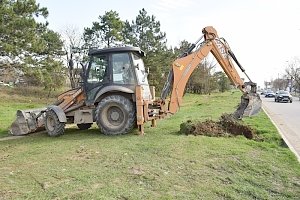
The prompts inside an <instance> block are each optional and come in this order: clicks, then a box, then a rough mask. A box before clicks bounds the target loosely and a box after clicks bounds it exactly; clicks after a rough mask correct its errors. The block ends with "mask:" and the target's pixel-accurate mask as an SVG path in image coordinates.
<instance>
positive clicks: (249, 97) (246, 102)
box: [233, 93, 262, 119]
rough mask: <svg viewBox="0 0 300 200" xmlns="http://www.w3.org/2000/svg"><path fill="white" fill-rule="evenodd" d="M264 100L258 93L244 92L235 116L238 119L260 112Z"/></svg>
mask: <svg viewBox="0 0 300 200" xmlns="http://www.w3.org/2000/svg"><path fill="white" fill-rule="evenodd" d="M261 104H262V101H261V99H260V97H259V95H258V94H257V93H249V94H244V95H243V96H242V97H241V103H240V105H239V107H238V108H237V110H236V111H235V112H234V113H233V116H234V117H235V118H237V119H241V118H243V117H250V116H253V115H256V114H258V113H259V111H260V109H261Z"/></svg>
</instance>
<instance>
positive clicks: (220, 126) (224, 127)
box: [180, 114, 257, 139]
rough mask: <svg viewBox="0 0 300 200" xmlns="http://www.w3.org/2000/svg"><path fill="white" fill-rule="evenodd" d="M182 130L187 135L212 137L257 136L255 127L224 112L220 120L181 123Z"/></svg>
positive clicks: (254, 137) (250, 137)
mask: <svg viewBox="0 0 300 200" xmlns="http://www.w3.org/2000/svg"><path fill="white" fill-rule="evenodd" d="M180 132H181V133H182V134H186V135H205V136H212V137H224V136H225V137H230V136H237V135H244V136H245V137H246V138H248V139H256V138H257V137H256V134H255V131H254V130H253V129H251V128H250V127H249V126H246V125H244V124H242V123H241V122H240V121H239V120H236V119H235V118H234V117H233V116H232V115H230V114H223V115H222V116H221V117H220V119H219V121H213V120H206V121H204V122H192V121H191V120H188V121H187V122H185V123H182V124H181V125H180Z"/></svg>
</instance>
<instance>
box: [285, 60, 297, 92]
mask: <svg viewBox="0 0 300 200" xmlns="http://www.w3.org/2000/svg"><path fill="white" fill-rule="evenodd" d="M288 63H289V65H288V67H287V68H286V69H285V72H286V74H287V77H288V78H289V79H290V81H291V86H293V87H294V88H295V89H296V91H299V90H300V60H299V58H294V59H293V60H292V61H289V62H288ZM292 84H293V85H292Z"/></svg>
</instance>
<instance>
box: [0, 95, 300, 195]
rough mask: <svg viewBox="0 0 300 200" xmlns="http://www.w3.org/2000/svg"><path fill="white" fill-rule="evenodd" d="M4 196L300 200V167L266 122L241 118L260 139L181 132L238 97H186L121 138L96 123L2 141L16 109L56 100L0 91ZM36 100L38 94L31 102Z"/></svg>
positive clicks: (229, 106)
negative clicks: (60, 133)
mask: <svg viewBox="0 0 300 200" xmlns="http://www.w3.org/2000/svg"><path fill="white" fill-rule="evenodd" d="M1 94H2V96H1V99H0V109H1V110H0V119H1V122H0V128H1V132H0V133H1V136H2V140H1V141H0V160H1V162H0V170H1V175H0V197H1V198H2V199H298V198H299V196H300V168H299V163H298V161H297V159H296V157H295V156H294V155H293V153H292V152H291V151H290V150H289V149H288V148H287V147H286V146H285V145H284V143H283V142H282V139H281V137H280V136H279V134H278V132H277V131H276V128H275V127H274V126H273V124H272V123H271V122H270V120H269V119H268V117H267V116H266V115H265V114H264V113H263V112H260V114H259V115H258V116H255V117H252V118H247V119H246V118H245V119H243V124H245V125H249V126H250V127H251V128H253V129H254V130H255V131H256V134H257V135H258V136H260V137H261V138H263V140H261V141H255V140H249V139H246V138H245V137H243V136H237V137H208V136H201V135H198V136H193V135H189V136H187V135H184V134H181V133H179V130H180V124H181V123H183V122H186V121H187V120H192V121H194V120H200V121H205V120H207V119H211V120H218V119H219V117H220V116H221V115H222V114H223V113H230V112H232V111H233V110H234V109H235V106H236V105H237V103H238V101H239V97H240V92H238V91H233V92H225V93H217V94H211V95H196V94H187V95H186V96H185V97H184V106H183V107H182V108H181V109H180V111H179V112H178V113H177V114H176V115H174V116H172V117H170V118H167V119H164V120H161V121H159V122H158V126H157V127H156V128H151V127H150V126H149V125H148V126H147V127H146V129H145V132H146V135H144V136H139V135H137V131H133V132H132V133H130V134H127V135H123V136H115V137H113V136H105V135H103V134H101V133H99V130H98V128H97V127H96V126H95V125H94V126H93V127H92V128H91V129H90V130H85V131H80V130H78V129H77V128H75V127H74V126H69V127H68V129H67V131H66V133H65V135H63V136H61V137H57V138H50V137H48V136H47V134H46V133H45V132H40V133H35V134H31V135H29V136H26V137H21V138H19V139H15V140H3V139H4V138H5V136H7V128H8V127H9V125H10V123H11V122H12V121H13V120H14V115H15V112H16V110H17V109H26V108H33V107H40V106H44V105H47V104H49V103H51V102H53V101H54V98H51V97H50V98H45V96H44V95H45V94H42V93H38V92H37V93H36V94H37V95H34V92H33V93H32V92H31V94H30V96H26V94H28V92H25V93H23V94H22V93H21V92H20V90H18V91H16V90H15V89H5V90H3V89H2V90H1ZM34 96H35V97H34ZM1 198H0V199H1Z"/></svg>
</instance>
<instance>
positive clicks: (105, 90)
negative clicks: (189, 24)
mask: <svg viewBox="0 0 300 200" xmlns="http://www.w3.org/2000/svg"><path fill="white" fill-rule="evenodd" d="M202 33H203V35H202V36H201V37H200V38H199V39H198V40H197V41H196V42H195V43H194V44H192V45H191V47H190V48H189V49H188V50H187V51H186V52H184V53H183V54H182V55H180V56H179V57H178V58H177V59H176V60H174V62H173V63H172V66H171V69H170V71H169V75H168V78H167V80H166V83H165V85H164V87H163V90H162V93H161V97H160V98H155V90H154V87H150V86H149V84H148V80H147V74H148V73H147V70H146V69H145V66H144V63H143V60H142V58H143V57H144V56H145V53H144V52H143V51H142V50H141V49H140V48H138V47H115V48H105V49H98V50H92V51H90V52H89V58H90V60H89V63H88V65H86V66H84V65H83V68H82V71H83V72H82V80H83V82H82V84H81V86H80V87H78V88H75V89H71V90H69V91H66V92H64V93H62V94H61V95H59V96H58V98H57V102H56V103H55V104H54V105H50V106H48V107H46V108H41V109H37V110H19V111H17V119H16V120H15V121H14V122H13V124H12V125H11V128H10V132H11V134H13V135H24V134H28V133H32V132H36V131H38V130H42V129H46V131H47V133H48V135H49V136H59V135H62V134H63V133H64V129H65V125H66V124H69V123H72V124H77V126H78V128H79V129H88V128H90V127H91V126H92V124H93V123H94V122H96V123H97V125H98V127H99V129H100V131H101V132H102V133H104V134H106V135H119V134H126V133H128V132H130V131H131V130H132V129H133V128H135V127H137V128H138V130H139V132H140V133H141V134H144V124H145V123H146V122H148V121H151V125H152V126H156V120H157V119H162V118H164V117H166V116H168V115H172V114H175V113H176V112H177V111H178V109H179V107H180V106H181V104H182V97H183V94H184V90H185V87H186V84H187V81H188V80H189V78H190V76H191V74H192V72H193V71H194V70H195V68H196V67H197V66H198V65H199V64H200V63H201V61H202V60H203V59H204V58H205V57H206V56H207V55H208V54H209V53H210V52H211V53H212V55H213V56H214V57H215V58H216V60H217V61H218V63H219V64H220V66H221V67H222V69H223V70H224V72H225V73H226V75H227V76H228V78H229V79H230V80H231V82H232V84H234V85H235V86H236V87H237V88H238V89H240V91H241V92H242V96H241V103H240V105H239V107H238V108H237V110H236V111H235V112H234V113H233V116H234V117H235V118H242V117H245V116H252V115H255V114H257V113H258V112H259V110H260V108H261V100H260V97H259V95H258V94H257V93H256V84H255V83H253V82H252V81H251V79H250V78H249V77H248V75H247V74H246V73H245V70H244V68H243V67H242V66H241V64H240V63H239V62H238V61H237V59H236V57H235V55H234V54H233V52H232V51H231V49H230V47H229V45H228V44H227V42H226V40H225V39H223V38H220V37H219V36H218V34H217V32H216V30H215V29H214V28H213V27H211V26H208V27H205V28H204V29H203V30H202ZM233 61H234V62H235V63H236V64H237V65H238V66H239V68H240V69H241V71H242V72H244V73H245V75H246V76H247V78H248V79H249V82H244V81H243V80H242V79H241V77H240V76H239V74H238V72H237V70H236V69H235V67H234V64H233Z"/></svg>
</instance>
